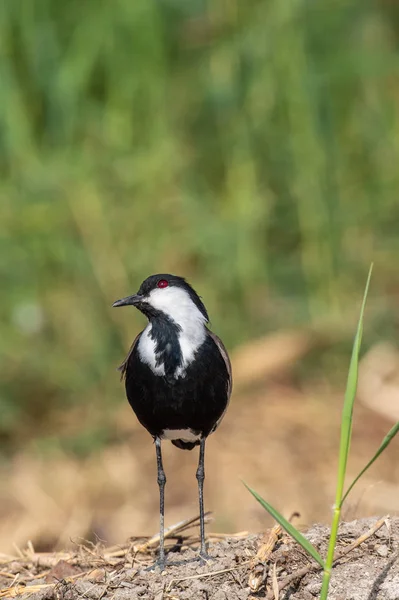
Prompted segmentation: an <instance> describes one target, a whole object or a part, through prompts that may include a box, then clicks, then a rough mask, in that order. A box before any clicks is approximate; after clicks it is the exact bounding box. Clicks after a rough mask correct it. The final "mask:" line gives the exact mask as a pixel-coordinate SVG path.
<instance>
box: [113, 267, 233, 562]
mask: <svg viewBox="0 0 399 600" xmlns="http://www.w3.org/2000/svg"><path fill="white" fill-rule="evenodd" d="M113 306H114V307H120V306H134V307H135V308H137V309H138V310H139V311H140V312H141V313H143V315H144V316H145V317H147V319H148V324H147V326H146V327H145V329H144V330H143V331H141V332H140V333H139V334H138V335H137V337H136V338H135V339H134V341H133V343H132V345H131V347H130V350H129V352H128V354H127V356H126V358H125V360H124V361H123V363H122V364H121V366H120V367H119V370H120V371H121V378H122V380H124V382H125V388H126V396H127V399H128V402H129V404H130V406H131V408H132V409H133V411H134V413H135V414H136V417H137V419H138V421H139V422H140V423H141V425H143V426H144V427H145V429H147V431H148V432H149V433H150V434H151V436H152V437H153V440H154V443H155V450H156V460H157V481H158V486H159V506H160V544H159V546H160V547H159V554H158V559H157V560H156V561H155V563H154V566H159V567H160V569H161V571H162V570H164V568H165V565H166V558H165V545H164V514H165V502H164V498H165V484H166V475H165V472H164V468H163V463H162V450H161V443H162V441H164V440H170V441H171V442H172V444H173V445H174V446H176V447H177V448H179V449H182V450H192V449H193V448H195V447H196V446H199V460H198V468H197V471H196V478H197V482H198V499H199V512H200V548H199V555H198V559H199V560H201V561H206V560H207V559H208V558H209V556H208V554H207V549H206V542H205V523H204V498H203V488H204V479H205V466H204V462H205V442H206V439H207V437H208V436H209V435H210V434H211V433H213V432H214V431H215V430H216V429H217V427H218V426H219V425H220V423H221V421H222V419H223V417H224V415H225V413H226V410H227V407H228V404H229V401H230V396H231V391H232V370H231V363H230V359H229V355H228V353H227V350H226V348H225V346H224V345H223V342H222V341H221V339H220V338H219V337H218V336H217V335H216V334H215V333H213V332H212V331H211V330H210V329H209V327H208V325H209V316H208V312H207V310H206V308H205V305H204V303H203V302H202V300H201V298H200V296H199V295H198V294H197V292H196V291H195V290H194V288H193V287H192V286H191V285H190V284H189V283H188V282H187V281H186V279H185V278H183V277H179V276H177V275H171V274H166V273H162V274H156V275H151V276H150V277H148V278H147V279H145V280H144V281H143V283H142V284H141V286H140V288H139V290H138V292H137V294H133V295H132V296H127V297H126V298H122V299H121V300H117V301H116V302H114V303H113Z"/></svg>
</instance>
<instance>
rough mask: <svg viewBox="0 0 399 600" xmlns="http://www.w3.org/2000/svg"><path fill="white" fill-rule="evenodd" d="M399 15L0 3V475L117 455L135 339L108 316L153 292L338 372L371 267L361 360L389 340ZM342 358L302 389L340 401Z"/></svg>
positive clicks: (382, 3) (368, 7) (319, 5)
mask: <svg viewBox="0 0 399 600" xmlns="http://www.w3.org/2000/svg"><path fill="white" fill-rule="evenodd" d="M398 6H399V5H398V4H397V3H395V2H392V1H389V0H379V1H378V0H373V1H371V0H360V1H354V0H352V1H348V0H334V1H332V0H331V1H327V0H324V2H317V1H315V0H314V1H312V0H307V1H306V0H245V1H244V0H241V2H240V1H238V0H213V1H210V0H208V1H207V2H206V1H204V0H113V1H112V2H110V1H105V0H85V1H84V2H81V1H78V0H68V2H64V3H62V2H56V1H55V0H35V1H34V2H26V1H25V2H24V1H23V0H19V1H18V0H4V1H3V2H1V4H0V54H1V58H0V151H1V162H0V169H1V179H0V274H1V290H2V294H1V303H0V317H1V322H0V353H1V356H0V386H1V387H0V442H1V448H0V452H1V453H2V454H3V455H10V453H12V452H14V451H15V450H16V449H18V448H21V447H29V444H33V445H34V446H35V447H36V448H41V449H44V450H45V451H46V450H48V451H49V452H50V451H52V450H53V449H54V448H55V447H57V446H58V445H60V444H61V445H63V447H65V448H67V449H69V450H71V451H73V452H77V453H78V454H79V453H81V454H85V453H87V452H90V451H92V450H93V449H95V448H97V447H98V446H99V445H102V444H105V443H107V442H108V441H109V440H112V439H113V438H114V437H117V436H118V431H117V430H113V427H112V426H111V425H110V421H109V415H110V414H111V413H112V411H113V410H114V407H115V405H119V403H121V402H123V401H124V393H123V389H122V388H121V386H120V383H119V380H118V375H117V373H116V371H115V368H116V367H117V365H118V364H119V362H120V361H121V360H122V358H123V355H124V353H125V352H126V350H127V348H128V346H129V344H130V342H131V340H132V339H133V337H134V335H135V333H136V332H137V331H138V328H139V326H140V325H142V324H143V320H142V317H141V316H140V315H139V314H137V313H136V312H135V311H133V310H130V311H129V310H125V311H115V310H113V309H112V308H111V305H112V302H113V301H114V300H115V299H117V298H120V297H122V296H126V295H128V294H130V293H133V292H134V291H136V290H137V289H138V287H139V284H140V283H141V281H142V280H143V279H144V278H145V277H146V276H148V275H149V274H152V273H154V272H155V273H156V272H165V271H166V272H174V273H176V274H180V275H184V276H186V277H187V278H188V279H189V280H190V281H191V283H192V284H193V285H194V287H195V288H196V289H197V290H198V291H199V293H200V294H201V295H202V296H203V297H204V299H205V302H206V304H207V307H208V309H209V312H210V314H211V318H212V325H213V327H214V329H215V330H216V331H217V332H218V333H219V334H220V335H221V336H222V337H223V339H224V340H225V342H226V344H227V345H228V347H229V348H230V349H232V348H234V347H235V346H236V345H238V344H240V343H241V342H244V341H247V340H250V339H253V338H255V337H257V336H259V335H261V334H263V333H267V332H270V331H275V330H278V329H282V328H283V329H287V328H288V329H291V328H297V327H312V328H316V329H317V328H318V329H322V330H325V331H330V332H331V331H334V332H336V331H339V332H341V334H342V336H341V338H342V340H343V344H344V346H343V348H344V349H345V352H343V355H344V356H343V360H344V361H345V364H346V363H347V358H348V353H347V352H346V350H347V348H348V347H349V346H348V345H347V343H349V341H350V338H351V336H352V333H353V331H354V324H355V320H356V315H357V311H358V305H359V302H360V298H361V294H362V291H363V287H364V283H365V279H366V275H367V270H368V267H369V264H370V262H371V260H374V261H375V263H376V268H375V274H374V277H373V283H372V291H371V301H370V310H369V313H368V317H367V329H368V340H369V342H370V343H371V341H372V340H373V339H378V338H382V337H384V339H387V338H388V339H389V338H392V337H395V335H396V333H397V310H396V308H397V307H396V304H397V298H398V292H399V288H398V282H397V277H396V273H397V262H398V249H399V241H398V240H399V236H398V228H399V80H398V67H399V53H398V42H399V8H398ZM338 355H339V352H338V351H337V348H335V353H334V356H333V357H332V356H331V355H330V354H329V353H328V352H327V353H325V354H322V355H318V356H317V361H318V362H317V361H316V360H315V362H314V363H313V364H311V365H310V366H309V368H316V367H317V368H320V369H322V372H323V373H324V375H325V376H326V377H329V375H330V372H331V377H334V376H335V375H334V373H335V372H337V374H338V375H339V378H340V382H341V384H343V383H344V378H345V373H344V371H342V369H340V368H338V367H339V366H340V365H341V363H340V361H339V359H338V358H337V356H338ZM342 364H343V363H342ZM75 409H76V410H77V411H78V412H75V413H74V414H75V415H76V414H79V415H80V416H81V419H80V423H79V424H80V425H81V430H80V429H79V425H76V424H75V425H73V426H71V425H70V424H68V422H67V416H66V415H68V411H70V410H75ZM63 419H65V420H66V422H65V423H64V422H63ZM37 440H40V441H37ZM32 447H33V446H32Z"/></svg>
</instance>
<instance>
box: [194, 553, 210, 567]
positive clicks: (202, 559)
mask: <svg viewBox="0 0 399 600" xmlns="http://www.w3.org/2000/svg"><path fill="white" fill-rule="evenodd" d="M197 560H199V562H200V564H201V566H203V565H206V564H208V562H209V561H210V560H212V556H209V554H208V552H207V551H206V550H200V552H199V554H198V557H197Z"/></svg>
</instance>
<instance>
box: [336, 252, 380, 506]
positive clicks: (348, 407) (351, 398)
mask: <svg viewBox="0 0 399 600" xmlns="http://www.w3.org/2000/svg"><path fill="white" fill-rule="evenodd" d="M372 270H373V265H372V264H371V266H370V270H369V274H368V277H367V283H366V288H365V290H364V295H363V301H362V307H361V309H360V315H359V321H358V325H357V331H356V335H355V339H354V342H353V349H352V356H351V361H350V365H349V373H348V380H347V384H346V390H345V400H344V407H343V411H342V421H341V441H340V448H339V466H338V482H337V489H336V500H335V503H336V505H337V506H340V504H341V500H342V495H343V489H344V483H345V473H346V466H347V463H348V455H349V448H350V441H351V436H352V416H353V405H354V402H355V396H356V390H357V380H358V373H359V352H360V345H361V341H362V333H363V316H364V309H365V306H366V299H367V294H368V291H369V285H370V279H371V273H372Z"/></svg>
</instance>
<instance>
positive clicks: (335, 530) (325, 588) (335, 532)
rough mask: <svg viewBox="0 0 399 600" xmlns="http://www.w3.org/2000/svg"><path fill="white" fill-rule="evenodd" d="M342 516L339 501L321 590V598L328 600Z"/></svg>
mask: <svg viewBox="0 0 399 600" xmlns="http://www.w3.org/2000/svg"><path fill="white" fill-rule="evenodd" d="M340 516H341V504H340V503H337V504H335V506H334V514H333V520H332V524H331V534H330V540H329V543H328V551H327V558H326V566H325V568H324V573H323V583H322V586H321V591H320V600H326V598H327V594H328V587H329V585H330V577H331V569H332V566H333V562H334V551H335V543H336V541H337V535H338V526H339V520H340Z"/></svg>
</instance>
